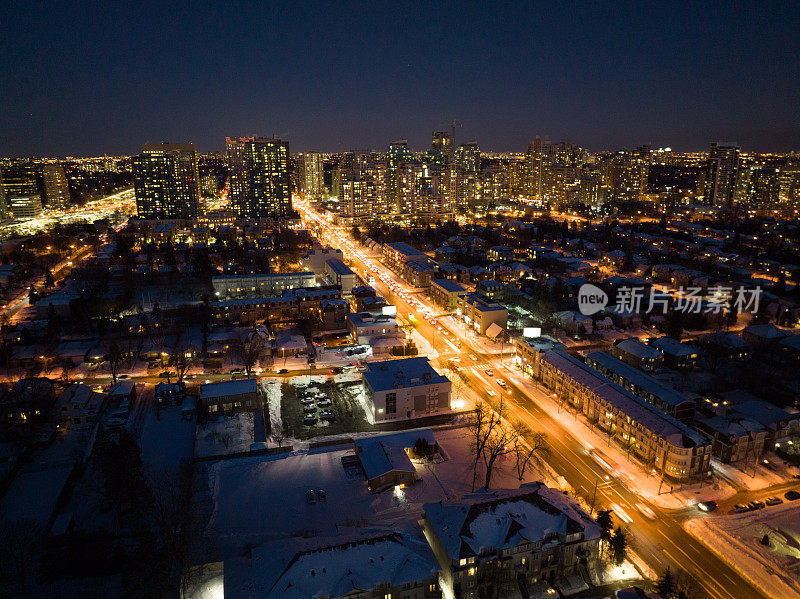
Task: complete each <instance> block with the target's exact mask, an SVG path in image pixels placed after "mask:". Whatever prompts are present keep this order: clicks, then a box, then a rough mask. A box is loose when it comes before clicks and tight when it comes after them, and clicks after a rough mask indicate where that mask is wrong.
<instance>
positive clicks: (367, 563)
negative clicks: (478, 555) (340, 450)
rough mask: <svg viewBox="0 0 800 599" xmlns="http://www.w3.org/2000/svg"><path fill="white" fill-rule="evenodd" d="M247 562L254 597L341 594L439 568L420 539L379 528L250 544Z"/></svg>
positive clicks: (302, 598)
mask: <svg viewBox="0 0 800 599" xmlns="http://www.w3.org/2000/svg"><path fill="white" fill-rule="evenodd" d="M252 564H253V566H252V567H253V596H254V597H255V599H306V598H308V597H343V596H345V595H348V594H350V593H353V592H354V591H365V592H367V591H371V590H372V589H375V588H376V587H378V586H379V585H382V584H387V583H388V584H390V585H391V586H401V585H404V584H406V583H414V582H417V581H426V580H428V579H430V578H434V577H435V576H436V573H437V572H438V569H439V566H438V563H437V562H436V558H435V557H434V555H433V553H432V552H431V550H430V548H429V547H428V546H427V544H426V543H425V542H424V541H422V540H420V539H416V538H413V537H411V536H410V535H408V534H406V533H403V532H399V531H383V530H366V531H358V532H351V533H349V534H345V535H340V536H337V537H327V538H316V539H313V540H308V539H289V540H282V541H279V542H276V543H268V544H266V545H262V546H260V547H256V548H255V549H253V551H252Z"/></svg>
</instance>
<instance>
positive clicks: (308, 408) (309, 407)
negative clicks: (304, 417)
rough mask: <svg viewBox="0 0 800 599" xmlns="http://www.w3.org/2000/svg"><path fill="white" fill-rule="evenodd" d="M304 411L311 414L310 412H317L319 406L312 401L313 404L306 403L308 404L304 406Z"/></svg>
mask: <svg viewBox="0 0 800 599" xmlns="http://www.w3.org/2000/svg"><path fill="white" fill-rule="evenodd" d="M303 411H304V412H305V413H306V414H309V413H312V414H313V413H314V412H316V411H317V406H315V405H314V404H313V403H312V404H308V405H306V406H303Z"/></svg>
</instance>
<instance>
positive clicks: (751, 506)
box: [749, 501, 766, 510]
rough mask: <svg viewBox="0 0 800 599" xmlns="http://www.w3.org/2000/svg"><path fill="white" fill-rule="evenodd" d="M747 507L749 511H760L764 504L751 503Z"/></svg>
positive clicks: (758, 502)
mask: <svg viewBox="0 0 800 599" xmlns="http://www.w3.org/2000/svg"><path fill="white" fill-rule="evenodd" d="M749 505H750V509H752V510H760V509H763V508H764V507H766V504H765V503H764V502H763V501H751V502H750V503H749Z"/></svg>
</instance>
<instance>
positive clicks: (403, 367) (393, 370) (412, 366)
mask: <svg viewBox="0 0 800 599" xmlns="http://www.w3.org/2000/svg"><path fill="white" fill-rule="evenodd" d="M364 382H365V383H367V384H368V385H369V387H370V389H372V390H373V391H388V390H389V389H398V388H406V387H416V386H421V385H433V384H436V383H445V382H449V379H448V378H447V377H446V376H444V375H442V374H439V373H438V372H436V371H435V370H434V369H433V366H431V363H430V361H429V360H428V358H424V357H416V358H403V359H401V360H387V361H385V362H373V363H369V364H367V371H366V372H365V373H364Z"/></svg>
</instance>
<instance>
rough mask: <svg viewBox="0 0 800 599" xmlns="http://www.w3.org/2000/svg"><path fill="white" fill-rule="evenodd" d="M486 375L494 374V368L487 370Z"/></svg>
mask: <svg viewBox="0 0 800 599" xmlns="http://www.w3.org/2000/svg"><path fill="white" fill-rule="evenodd" d="M486 376H494V370H487V371H486Z"/></svg>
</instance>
